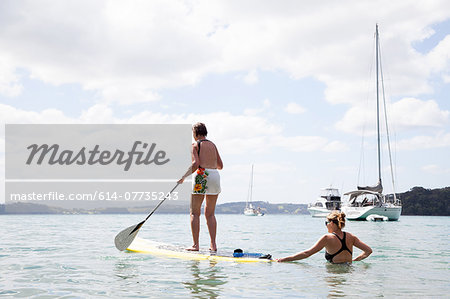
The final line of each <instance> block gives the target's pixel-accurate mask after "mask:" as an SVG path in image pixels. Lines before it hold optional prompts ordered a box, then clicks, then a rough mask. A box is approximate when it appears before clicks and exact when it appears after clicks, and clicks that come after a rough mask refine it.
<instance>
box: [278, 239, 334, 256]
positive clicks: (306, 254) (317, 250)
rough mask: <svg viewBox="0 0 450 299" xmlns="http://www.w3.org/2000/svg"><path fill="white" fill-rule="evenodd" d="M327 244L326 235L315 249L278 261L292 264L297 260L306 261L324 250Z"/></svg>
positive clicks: (315, 245)
mask: <svg viewBox="0 0 450 299" xmlns="http://www.w3.org/2000/svg"><path fill="white" fill-rule="evenodd" d="M325 244H326V235H324V236H322V238H320V239H319V240H318V241H317V243H316V244H314V246H313V247H311V248H310V249H308V250H305V251H302V252H299V253H297V254H294V255H291V256H288V257H283V258H280V259H277V260H276V261H277V262H291V261H297V260H302V259H305V258H307V257H310V256H311V255H313V254H315V253H317V252H319V251H320V250H322V248H324V247H325Z"/></svg>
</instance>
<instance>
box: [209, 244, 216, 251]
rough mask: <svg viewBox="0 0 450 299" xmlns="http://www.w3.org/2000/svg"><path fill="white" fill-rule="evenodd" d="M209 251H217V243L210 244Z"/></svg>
mask: <svg viewBox="0 0 450 299" xmlns="http://www.w3.org/2000/svg"><path fill="white" fill-rule="evenodd" d="M209 251H213V252H216V251H217V246H216V244H214V245H211V246H209Z"/></svg>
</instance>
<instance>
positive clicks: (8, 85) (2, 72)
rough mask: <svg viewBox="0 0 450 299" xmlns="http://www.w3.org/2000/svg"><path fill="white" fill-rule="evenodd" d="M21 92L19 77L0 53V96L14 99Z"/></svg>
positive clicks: (12, 66) (9, 62)
mask: <svg viewBox="0 0 450 299" xmlns="http://www.w3.org/2000/svg"><path fill="white" fill-rule="evenodd" d="M22 90H23V86H22V84H21V83H20V76H19V75H18V74H17V72H16V70H15V67H14V65H13V64H12V63H11V61H10V60H9V59H6V57H5V56H3V55H2V53H1V52H0V95H4V96H6V97H15V96H18V95H19V94H20V93H21V92H22Z"/></svg>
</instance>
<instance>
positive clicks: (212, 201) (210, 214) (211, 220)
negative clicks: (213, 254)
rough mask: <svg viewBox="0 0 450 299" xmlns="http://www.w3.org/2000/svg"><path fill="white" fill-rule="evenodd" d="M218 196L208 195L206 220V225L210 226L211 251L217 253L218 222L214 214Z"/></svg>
mask: <svg viewBox="0 0 450 299" xmlns="http://www.w3.org/2000/svg"><path fill="white" fill-rule="evenodd" d="M218 196H219V195H206V205H205V218H206V224H207V225H208V231H209V237H210V238H211V245H210V247H209V249H210V250H212V251H217V245H216V231H217V221H216V216H215V215H214V213H215V210H216V203H217V197H218Z"/></svg>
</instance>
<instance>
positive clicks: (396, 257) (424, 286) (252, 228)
mask: <svg viewBox="0 0 450 299" xmlns="http://www.w3.org/2000/svg"><path fill="white" fill-rule="evenodd" d="M144 217H145V215H57V216H55V215H51V216H50V215H20V216H13V215H3V216H0V234H1V239H0V240H1V241H0V296H5V297H20V298H146V297H153V298H156V297H158V298H174V297H182V298H186V297H194V298H216V297H238V298H239V297H241V298H249V297H264V298H274V297H300V298H324V297H352V298H356V297H387V298H397V297H409V298H411V297H413V298H414V297H415V298H417V297H447V298H448V296H449V293H450V271H449V270H450V269H449V262H450V242H449V231H450V217H411V216H410V217H408V216H402V217H401V218H400V221H398V222H388V223H376V222H348V223H347V227H346V229H347V230H348V231H350V232H353V233H355V234H356V235H357V236H359V237H360V239H362V240H363V241H365V242H366V243H367V244H369V245H370V246H371V247H372V248H373V250H374V253H373V254H372V255H371V256H370V257H369V258H368V259H366V260H365V261H362V262H356V263H354V264H353V265H351V266H342V265H331V264H328V263H326V262H325V259H324V257H323V255H324V253H323V252H320V253H318V254H316V255H315V256H312V257H310V258H309V259H306V260H303V261H300V262H295V263H282V264H281V263H255V264H244V263H243V264H241V263H233V262H217V263H213V262H209V261H190V260H179V259H171V258H163V257H155V256H151V255H143V254H136V253H126V252H119V251H117V250H116V249H115V247H114V244H113V239H114V236H115V235H116V234H117V233H118V232H119V231H121V230H122V229H124V228H126V227H128V226H130V225H133V224H136V223H138V222H139V221H141V220H142V219H143V218H144ZM217 220H218V224H219V226H218V245H219V246H220V248H222V249H230V250H232V249H235V248H243V249H247V250H249V251H254V252H268V253H271V254H272V255H273V256H274V257H281V256H285V255H288V254H292V253H294V252H296V251H299V250H303V249H306V248H309V247H310V246H311V245H312V244H313V243H314V242H315V241H316V240H317V239H318V238H319V237H320V236H321V235H322V234H323V233H324V232H325V231H326V229H325V225H324V220H323V219H313V218H311V217H310V216H306V215H301V216H292V215H266V216H264V217H246V216H243V215H242V216H241V215H217ZM188 224H189V216H188V215H163V214H155V215H153V216H152V217H151V218H150V219H149V221H148V222H147V223H146V224H145V225H144V227H143V228H142V229H141V231H140V233H139V236H140V237H143V238H148V239H152V240H157V241H161V242H166V243H171V244H176V245H183V246H188V245H191V237H190V231H189V225H188ZM201 229H202V231H201V245H202V247H203V248H208V245H209V243H208V234H207V230H206V224H205V221H204V219H203V218H202V226H201ZM358 253H359V251H358V250H355V254H358Z"/></svg>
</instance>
